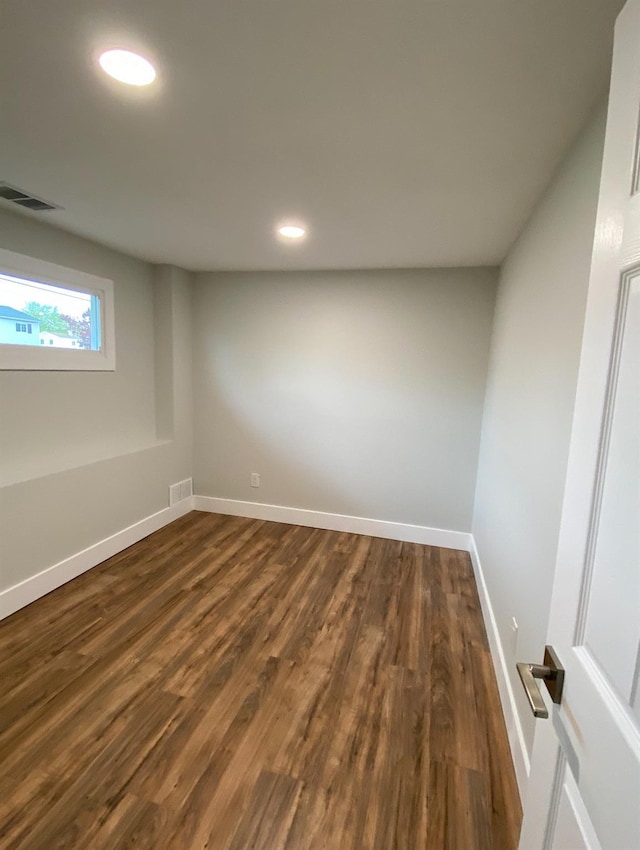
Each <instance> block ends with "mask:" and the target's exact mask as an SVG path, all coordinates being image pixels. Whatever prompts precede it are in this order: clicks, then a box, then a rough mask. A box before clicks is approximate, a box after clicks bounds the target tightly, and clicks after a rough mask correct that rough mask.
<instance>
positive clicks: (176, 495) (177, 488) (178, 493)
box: [169, 478, 193, 507]
mask: <svg viewBox="0 0 640 850" xmlns="http://www.w3.org/2000/svg"><path fill="white" fill-rule="evenodd" d="M191 496H193V479H191V478H185V480H184V481H178V483H177V484H171V485H169V507H172V506H173V505H175V504H177V503H178V502H182V501H184V500H185V499H190V498H191Z"/></svg>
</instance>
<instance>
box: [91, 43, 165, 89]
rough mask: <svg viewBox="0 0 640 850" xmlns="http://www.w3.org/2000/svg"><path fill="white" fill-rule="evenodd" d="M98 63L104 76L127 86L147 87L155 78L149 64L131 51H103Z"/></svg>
mask: <svg viewBox="0 0 640 850" xmlns="http://www.w3.org/2000/svg"><path fill="white" fill-rule="evenodd" d="M98 61H99V62H100V67H101V68H102V70H103V71H104V72H105V73H106V74H109V76H110V77H113V79H114V80H118V82H120V83H126V84H127V85H128V86H148V85H150V84H151V83H152V82H153V81H154V80H155V78H156V69H155V68H154V67H153V65H152V64H151V62H149V61H148V60H147V59H145V58H144V57H143V56H139V55H138V54H137V53H133V52H132V51H131V50H120V49H116V50H105V52H104V53H102V54H101V55H100V58H99V60H98Z"/></svg>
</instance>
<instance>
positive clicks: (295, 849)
mask: <svg viewBox="0 0 640 850" xmlns="http://www.w3.org/2000/svg"><path fill="white" fill-rule="evenodd" d="M0 682H1V687H2V698H1V701H0V847H2V848H3V850H17V848H21V850H27V848H28V850H41V848H43V850H44V848H46V850H54V848H65V850H70V848H81V850H101V848H109V850H121V848H129V847H136V848H151V849H152V850H165V848H167V850H169V848H170V850H183V848H184V850H204V848H208V850H223V849H224V850H249V848H252V850H320V848H326V849H327V850H329V848H330V850H427V848H428V850H476V849H477V850H515V848H516V846H517V836H518V831H519V827H520V818H521V810H520V802H519V798H518V793H517V788H516V784H515V779H514V774H513V768H512V765H511V761H510V757H509V751H508V744H507V739H506V733H505V729H504V722H503V718H502V714H501V710H500V705H499V702H498V697H497V689H496V686H495V681H494V676H493V669H492V666H491V660H490V657H489V652H488V648H487V641H486V636H485V633H484V628H483V624H482V619H481V615H480V608H479V603H478V598H477V593H476V588H475V584H474V580H473V574H472V570H471V566H470V562H469V558H468V555H467V554H466V553H463V552H456V551H453V550H448V549H436V548H432V547H428V546H420V545H417V544H412V543H399V542H396V541H390V540H381V539H377V538H370V537H363V536H358V535H352V534H344V533H337V532H329V531H321V530H317V529H309V528H303V527H298V526H289V525H282V524H279V523H269V522H260V521H256V520H249V519H243V518H238V517H225V516H217V515H213V514H205V513H198V512H193V513H191V514H188V515H187V516H185V517H183V518H182V519H180V520H178V521H177V522H175V523H172V524H171V525H170V526H167V527H166V528H164V529H162V530H161V531H159V532H157V533H156V534H154V535H152V536H151V537H148V538H146V539H145V540H143V541H141V542H140V543H138V544H136V545H135V546H132V547H131V548H129V549H127V550H126V551H125V552H122V553H120V554H119V555H117V556H115V557H114V558H111V559H110V560H108V561H105V563H103V564H101V565H100V566H98V567H96V568H95V569H93V570H91V571H90V572H88V573H85V574H84V575H83V576H81V577H79V578H78V579H76V580H75V581H73V582H70V583H69V584H67V585H65V586H64V587H61V588H59V589H58V590H56V591H54V592H53V593H51V594H49V595H48V596H46V597H44V598H42V599H40V600H38V601H37V602H35V603H34V604H33V605H31V606H29V607H28V608H26V609H24V610H22V611H19V612H18V613H16V614H14V615H13V616H12V617H10V618H8V619H7V620H5V621H4V622H2V623H0Z"/></svg>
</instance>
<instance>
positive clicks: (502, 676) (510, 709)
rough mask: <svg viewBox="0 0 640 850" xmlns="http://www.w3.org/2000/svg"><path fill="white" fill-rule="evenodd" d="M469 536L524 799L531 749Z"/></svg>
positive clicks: (476, 551) (512, 750) (521, 794)
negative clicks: (527, 742)
mask: <svg viewBox="0 0 640 850" xmlns="http://www.w3.org/2000/svg"><path fill="white" fill-rule="evenodd" d="M469 536H470V539H471V546H470V548H469V553H470V555H471V563H472V564H473V571H474V573H475V577H476V584H477V586H478V594H479V596H480V605H481V607H482V615H483V617H484V624H485V628H486V630H487V636H488V638H489V648H490V650H491V658H492V660H493V667H494V670H495V673H496V679H497V680H498V691H499V693H500V702H501V703H502V711H503V713H504V720H505V723H506V725H507V734H508V735H509V745H510V747H511V755H512V757H513V764H514V767H515V770H516V779H517V781H518V789H519V791H520V799H522V800H524V798H525V791H526V788H527V783H528V779H529V770H530V763H529V753H528V751H527V745H526V743H525V740H524V734H523V732H522V724H521V723H520V717H519V715H518V709H517V707H516V701H515V696H514V693H513V688H512V687H511V679H510V677H509V669H508V666H507V661H506V658H505V654H504V648H503V646H502V641H501V640H500V633H499V632H498V624H497V622H496V618H495V614H494V613H493V606H492V605H491V598H490V597H489V591H488V589H487V583H486V581H485V578H484V573H483V571H482V564H481V562H480V556H479V554H478V549H477V547H476V541H475V539H474V537H473V535H469Z"/></svg>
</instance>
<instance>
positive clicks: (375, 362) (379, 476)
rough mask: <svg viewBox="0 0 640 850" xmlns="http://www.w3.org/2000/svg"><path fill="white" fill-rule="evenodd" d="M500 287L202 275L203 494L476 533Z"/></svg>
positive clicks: (403, 274)
mask: <svg viewBox="0 0 640 850" xmlns="http://www.w3.org/2000/svg"><path fill="white" fill-rule="evenodd" d="M495 280H496V272H495V271H494V270H491V269H454V270H452V269H450V270H431V271H426V270H416V271H413V270H410V271H376V272H327V273H319V272H318V273H280V274H278V273H263V274H260V273H247V274H242V273H234V274H200V275H197V276H196V287H195V295H194V316H195V337H194V382H195V383H194V388H195V394H194V395H195V399H196V403H195V423H196V424H195V447H194V469H195V487H196V492H197V493H199V494H202V495H208V496H217V497H222V498H230V499H239V500H248V501H258V502H264V503H267V504H276V505H283V506H288V507H296V508H306V509H310V510H316V511H325V512H328V513H338V514H347V515H352V516H362V517H368V518H372V519H381V520H390V521H395V522H400V523H411V524H416V525H426V526H432V527H437V528H445V529H453V530H456V531H469V530H470V524H471V512H472V503H473V495H474V487H475V476H476V463H477V453H478V443H479V433H480V419H481V413H482V403H483V396H484V386H485V377H486V366H487V358H488V349H489V335H490V327H491V319H492V313H493V304H494V290H495ZM251 472H258V473H260V475H261V480H262V484H261V487H260V489H254V488H251V487H250V486H249V476H250V473H251Z"/></svg>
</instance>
